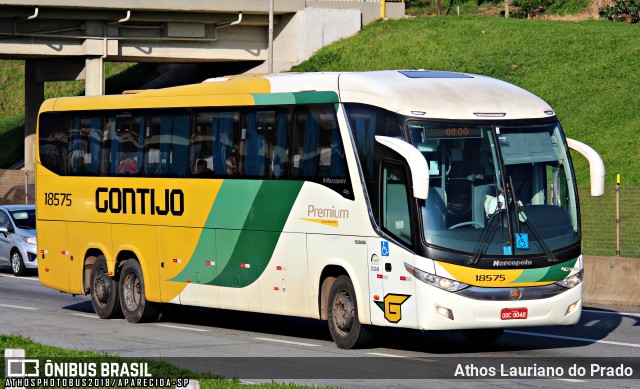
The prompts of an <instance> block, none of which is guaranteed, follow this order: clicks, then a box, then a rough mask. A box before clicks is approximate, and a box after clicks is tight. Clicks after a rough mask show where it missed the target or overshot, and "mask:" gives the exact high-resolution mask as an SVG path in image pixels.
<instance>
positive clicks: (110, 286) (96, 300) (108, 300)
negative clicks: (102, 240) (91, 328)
mask: <svg viewBox="0 0 640 389" xmlns="http://www.w3.org/2000/svg"><path fill="white" fill-rule="evenodd" d="M89 282H90V285H89V291H90V292H89V293H90V294H91V305H92V306H93V310H94V311H95V312H96V314H97V315H98V317H99V318H101V319H112V318H116V317H122V310H121V309H120V297H119V295H118V293H119V291H118V280H117V279H115V278H112V277H109V270H108V268H107V260H106V259H105V258H104V255H100V256H99V257H97V258H96V261H95V262H94V263H93V266H92V267H91V276H90V278H89Z"/></svg>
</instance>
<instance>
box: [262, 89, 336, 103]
mask: <svg viewBox="0 0 640 389" xmlns="http://www.w3.org/2000/svg"><path fill="white" fill-rule="evenodd" d="M252 96H253V99H254V100H255V104H256V105H293V104H319V103H337V102H338V101H339V100H338V95H337V94H336V93H335V92H293V93H289V92H287V93H254V94H253V95H252Z"/></svg>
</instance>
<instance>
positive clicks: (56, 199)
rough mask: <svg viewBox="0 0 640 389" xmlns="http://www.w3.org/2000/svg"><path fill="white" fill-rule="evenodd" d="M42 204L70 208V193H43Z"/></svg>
mask: <svg viewBox="0 0 640 389" xmlns="http://www.w3.org/2000/svg"><path fill="white" fill-rule="evenodd" d="M44 204H45V205H52V206H54V207H57V206H61V207H70V206H71V193H50V192H45V194H44Z"/></svg>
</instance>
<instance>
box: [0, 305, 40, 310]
mask: <svg viewBox="0 0 640 389" xmlns="http://www.w3.org/2000/svg"><path fill="white" fill-rule="evenodd" d="M0 307H7V308H16V309H26V310H27V311H34V310H37V309H38V308H33V307H23V306H20V305H9V304H0Z"/></svg>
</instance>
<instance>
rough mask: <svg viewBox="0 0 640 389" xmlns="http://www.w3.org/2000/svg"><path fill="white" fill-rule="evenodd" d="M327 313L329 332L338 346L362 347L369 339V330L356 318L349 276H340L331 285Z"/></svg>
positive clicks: (353, 295)
mask: <svg viewBox="0 0 640 389" xmlns="http://www.w3.org/2000/svg"><path fill="white" fill-rule="evenodd" d="M328 313H329V332H330V333H331V337H332V338H333V341H334V342H335V343H336V345H337V346H338V347H340V348H344V349H350V348H357V347H362V346H364V345H365V344H366V343H368V342H369V341H370V340H371V338H372V333H371V331H370V330H369V329H368V328H367V327H365V326H363V325H362V324H360V320H358V303H357V301H356V293H355V290H354V289H353V284H352V283H351V279H349V277H347V276H340V277H338V278H336V280H335V281H334V283H333V285H332V286H331V291H330V292H329V307H328Z"/></svg>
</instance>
